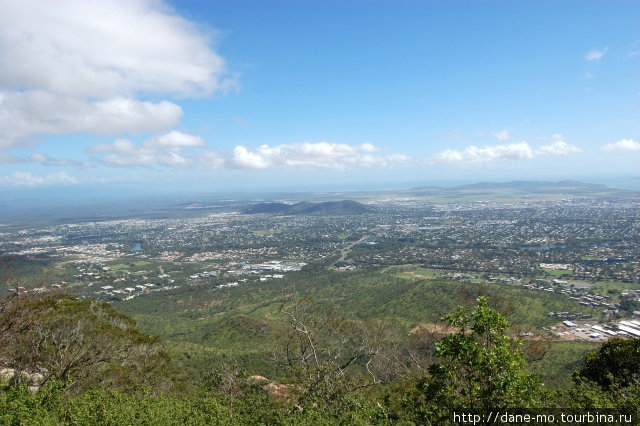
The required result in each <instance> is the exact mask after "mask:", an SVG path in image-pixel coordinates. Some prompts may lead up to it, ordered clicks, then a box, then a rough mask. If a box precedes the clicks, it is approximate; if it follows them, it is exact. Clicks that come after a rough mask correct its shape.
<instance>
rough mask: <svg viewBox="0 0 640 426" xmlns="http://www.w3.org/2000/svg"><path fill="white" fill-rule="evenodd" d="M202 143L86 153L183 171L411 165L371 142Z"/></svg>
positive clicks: (154, 142) (181, 140) (175, 136)
mask: <svg viewBox="0 0 640 426" xmlns="http://www.w3.org/2000/svg"><path fill="white" fill-rule="evenodd" d="M204 145H205V142H204V141H203V140H202V139H201V138H200V137H198V136H193V135H188V134H185V133H180V132H176V131H174V132H170V133H168V134H166V135H162V136H159V137H156V138H153V139H150V140H147V141H145V142H143V143H141V144H139V145H136V144H134V143H133V142H131V141H130V140H127V139H118V140H116V141H115V142H113V143H111V144H100V145H94V146H92V147H89V148H87V150H86V151H87V153H89V154H93V155H94V159H95V160H97V161H99V162H101V163H103V164H105V165H108V166H149V167H150V166H157V165H161V166H168V167H187V166H191V165H196V164H201V165H204V166H206V167H210V168H213V169H220V168H231V169H347V168H360V167H393V166H405V165H409V164H410V163H411V161H412V159H411V157H409V156H406V155H401V154H390V155H382V154H381V151H383V150H382V149H381V148H378V147H376V146H374V145H373V144H371V143H363V144H361V145H347V144H340V143H329V142H316V143H314V142H303V143H293V144H282V145H275V146H269V145H260V146H257V147H254V146H244V145H236V146H235V147H234V148H233V149H232V150H231V151H230V152H220V151H217V150H208V151H205V152H200V151H198V150H195V148H200V147H203V146H204Z"/></svg>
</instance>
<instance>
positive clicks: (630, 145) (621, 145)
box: [601, 139, 640, 152]
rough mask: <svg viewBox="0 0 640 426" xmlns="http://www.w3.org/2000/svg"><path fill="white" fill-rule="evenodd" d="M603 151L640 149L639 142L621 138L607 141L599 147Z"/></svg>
mask: <svg viewBox="0 0 640 426" xmlns="http://www.w3.org/2000/svg"><path fill="white" fill-rule="evenodd" d="M601 149H602V150H603V151H618V152H629V151H640V142H636V141H634V140H633V139H622V140H619V141H618V142H615V143H608V144H606V145H604V146H603V147H602V148H601Z"/></svg>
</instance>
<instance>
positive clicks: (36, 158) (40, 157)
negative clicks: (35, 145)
mask: <svg viewBox="0 0 640 426" xmlns="http://www.w3.org/2000/svg"><path fill="white" fill-rule="evenodd" d="M29 161H31V162H33V163H39V164H42V165H43V166H73V167H90V164H89V163H83V162H81V161H76V160H66V159H54V158H51V157H49V156H48V155H45V154H43V153H41V152H32V153H31V155H30V156H29Z"/></svg>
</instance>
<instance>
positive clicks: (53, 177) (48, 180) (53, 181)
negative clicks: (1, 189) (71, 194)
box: [0, 172, 78, 186]
mask: <svg viewBox="0 0 640 426" xmlns="http://www.w3.org/2000/svg"><path fill="white" fill-rule="evenodd" d="M77 183H78V181H77V179H76V178H74V177H72V176H69V174H67V173H66V172H57V173H52V174H49V175H46V176H35V175H32V174H31V173H30V172H13V173H12V174H10V175H9V176H0V185H2V186H42V185H75V184H77Z"/></svg>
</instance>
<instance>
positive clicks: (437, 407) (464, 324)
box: [418, 297, 540, 419]
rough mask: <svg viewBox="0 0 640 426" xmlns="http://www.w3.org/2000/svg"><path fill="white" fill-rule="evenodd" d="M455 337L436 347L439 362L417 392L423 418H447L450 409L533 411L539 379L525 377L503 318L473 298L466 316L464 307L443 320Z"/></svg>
mask: <svg viewBox="0 0 640 426" xmlns="http://www.w3.org/2000/svg"><path fill="white" fill-rule="evenodd" d="M443 320H444V321H446V322H448V323H449V325H450V326H453V327H455V328H457V329H458V331H457V332H455V333H451V334H447V335H445V336H444V337H443V338H442V340H441V341H440V342H438V343H437V344H436V355H437V356H438V357H439V359H440V362H439V363H435V364H432V365H431V367H430V369H429V372H430V375H429V376H427V377H426V378H424V379H423V380H422V381H421V382H420V383H419V384H418V389H419V390H420V391H421V392H422V398H421V399H422V403H423V404H424V408H422V409H420V410H419V411H422V414H423V415H426V416H427V418H429V419H433V418H434V417H433V416H436V418H437V417H441V418H443V419H444V418H449V419H450V417H449V414H450V411H452V410H454V409H468V410H473V411H476V412H481V411H483V410H492V409H500V408H509V407H533V406H535V405H536V398H537V396H538V389H539V383H540V380H539V378H538V377H537V376H536V375H535V374H532V373H529V372H527V371H526V361H525V358H524V355H523V353H522V350H521V348H520V341H519V340H518V339H514V338H511V337H509V336H507V335H506V334H505V330H506V329H507V328H508V327H509V326H510V324H509V322H508V321H507V320H506V319H505V317H504V316H503V315H502V314H500V313H499V312H498V311H496V310H494V309H492V308H490V307H489V306H488V302H487V299H486V298H484V297H479V298H478V304H477V306H475V307H474V308H473V310H472V311H471V312H469V310H468V309H467V308H466V307H461V308H460V309H459V310H458V311H456V312H454V313H451V314H448V315H446V316H445V317H444V318H443Z"/></svg>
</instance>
